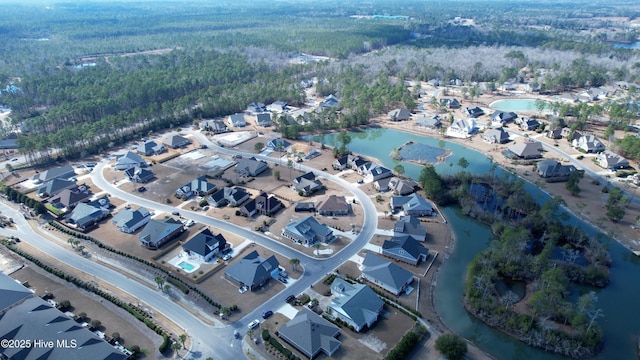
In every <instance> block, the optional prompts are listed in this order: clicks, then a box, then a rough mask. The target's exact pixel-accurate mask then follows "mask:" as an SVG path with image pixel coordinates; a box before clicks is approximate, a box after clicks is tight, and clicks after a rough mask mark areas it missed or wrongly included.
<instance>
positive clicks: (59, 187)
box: [37, 178, 78, 198]
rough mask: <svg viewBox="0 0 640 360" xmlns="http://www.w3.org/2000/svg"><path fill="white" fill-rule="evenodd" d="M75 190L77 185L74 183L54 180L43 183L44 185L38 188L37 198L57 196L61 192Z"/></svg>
mask: <svg viewBox="0 0 640 360" xmlns="http://www.w3.org/2000/svg"><path fill="white" fill-rule="evenodd" d="M77 188H78V185H76V182H75V181H73V180H66V179H58V178H55V179H51V180H49V181H47V182H46V183H44V185H42V186H40V187H39V188H38V191H37V193H38V196H39V197H41V198H46V197H50V196H55V195H58V194H59V193H61V192H62V191H63V190H66V189H73V190H75V189H77Z"/></svg>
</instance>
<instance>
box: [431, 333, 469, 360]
mask: <svg viewBox="0 0 640 360" xmlns="http://www.w3.org/2000/svg"><path fill="white" fill-rule="evenodd" d="M436 350H438V351H440V353H442V355H444V357H446V358H447V359H449V360H462V359H464V357H465V355H466V354H467V343H466V342H465V341H464V340H463V339H462V338H461V337H460V336H458V335H455V334H444V335H441V336H439V337H438V339H437V340H436Z"/></svg>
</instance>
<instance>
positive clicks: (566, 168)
mask: <svg viewBox="0 0 640 360" xmlns="http://www.w3.org/2000/svg"><path fill="white" fill-rule="evenodd" d="M574 171H576V168H575V166H573V165H562V164H561V163H560V162H558V161H556V160H554V159H546V160H542V161H539V162H538V163H536V172H537V173H538V175H540V177H541V178H544V179H545V180H546V181H547V182H557V181H567V180H569V176H571V173H572V172H574Z"/></svg>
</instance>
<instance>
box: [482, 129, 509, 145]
mask: <svg viewBox="0 0 640 360" xmlns="http://www.w3.org/2000/svg"><path fill="white" fill-rule="evenodd" d="M482 140H484V141H486V142H488V143H489V144H504V143H506V142H508V141H509V133H508V132H507V131H506V130H505V129H504V128H502V127H499V128H495V129H487V130H485V131H484V132H483V133H482Z"/></svg>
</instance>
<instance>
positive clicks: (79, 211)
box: [65, 198, 109, 230]
mask: <svg viewBox="0 0 640 360" xmlns="http://www.w3.org/2000/svg"><path fill="white" fill-rule="evenodd" d="M99 200H103V201H99ZM99 200H96V201H92V202H90V203H86V204H85V203H79V204H77V205H76V207H75V208H73V211H71V213H69V214H68V215H67V216H66V217H65V220H66V221H67V223H69V224H72V225H75V226H76V227H78V228H79V229H82V230H85V229H88V228H90V227H91V226H93V225H95V224H97V223H99V222H100V221H102V219H104V218H106V217H107V216H108V215H109V205H108V202H104V200H106V199H105V198H101V199H99ZM107 201H108V200H107Z"/></svg>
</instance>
